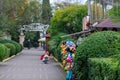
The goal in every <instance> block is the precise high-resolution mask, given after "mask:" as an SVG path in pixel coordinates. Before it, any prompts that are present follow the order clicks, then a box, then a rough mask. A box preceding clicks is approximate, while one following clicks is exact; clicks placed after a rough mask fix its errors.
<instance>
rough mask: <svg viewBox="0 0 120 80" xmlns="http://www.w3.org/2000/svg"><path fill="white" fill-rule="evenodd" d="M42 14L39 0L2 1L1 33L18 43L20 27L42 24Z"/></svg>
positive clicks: (0, 0) (0, 6) (0, 7)
mask: <svg viewBox="0 0 120 80" xmlns="http://www.w3.org/2000/svg"><path fill="white" fill-rule="evenodd" d="M40 13H41V4H40V2H39V1H37V0H0V28H1V30H0V31H1V32H6V33H8V34H10V35H11V36H12V38H13V39H15V40H17V41H18V37H19V29H20V25H25V24H29V23H31V22H40ZM3 30H4V31H3Z"/></svg>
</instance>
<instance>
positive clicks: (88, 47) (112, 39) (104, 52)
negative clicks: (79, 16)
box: [74, 31, 120, 80]
mask: <svg viewBox="0 0 120 80" xmlns="http://www.w3.org/2000/svg"><path fill="white" fill-rule="evenodd" d="M119 54H120V33H118V32H113V31H102V32H96V33H93V34H91V35H90V36H88V37H87V38H85V39H84V40H83V41H81V43H80V44H79V45H78V47H77V50H76V55H75V58H74V71H75V73H76V74H77V78H78V80H88V75H89V69H88V62H87V61H88V59H89V58H95V57H96V58H100V57H104V58H108V57H112V56H114V55H119ZM115 58H116V57H115ZM96 80H97V79H96ZM113 80H114V79H113ZM117 80H119V79H117Z"/></svg>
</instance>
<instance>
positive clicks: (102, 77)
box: [88, 58, 120, 80]
mask: <svg viewBox="0 0 120 80" xmlns="http://www.w3.org/2000/svg"><path fill="white" fill-rule="evenodd" d="M88 67H89V70H88V71H89V77H88V80H120V66H119V67H118V61H115V60H113V59H112V58H90V59H88Z"/></svg>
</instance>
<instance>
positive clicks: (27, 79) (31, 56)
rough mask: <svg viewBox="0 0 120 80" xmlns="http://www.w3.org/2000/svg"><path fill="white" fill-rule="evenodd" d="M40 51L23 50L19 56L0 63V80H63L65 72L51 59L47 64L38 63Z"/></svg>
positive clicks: (41, 52)
mask: <svg viewBox="0 0 120 80" xmlns="http://www.w3.org/2000/svg"><path fill="white" fill-rule="evenodd" d="M43 53H44V51H41V50H40V49H30V50H28V49H24V50H23V51H22V52H21V54H20V55H17V56H16V57H14V58H12V59H11V60H9V61H7V62H4V63H3V62H0V80H65V75H66V74H65V72H64V71H63V70H62V69H61V67H60V66H59V63H58V62H55V61H54V60H53V59H52V60H50V61H49V63H48V64H44V63H43V62H42V61H40V59H39V56H40V55H41V54H43Z"/></svg>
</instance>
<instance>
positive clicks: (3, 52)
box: [0, 44, 10, 61]
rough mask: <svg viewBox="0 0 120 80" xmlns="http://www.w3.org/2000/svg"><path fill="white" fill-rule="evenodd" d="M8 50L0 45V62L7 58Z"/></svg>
mask: <svg viewBox="0 0 120 80" xmlns="http://www.w3.org/2000/svg"><path fill="white" fill-rule="evenodd" d="M9 54H10V49H8V48H7V47H6V46H5V45H3V44H0V61H2V60H4V59H6V58H8V57H9Z"/></svg>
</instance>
